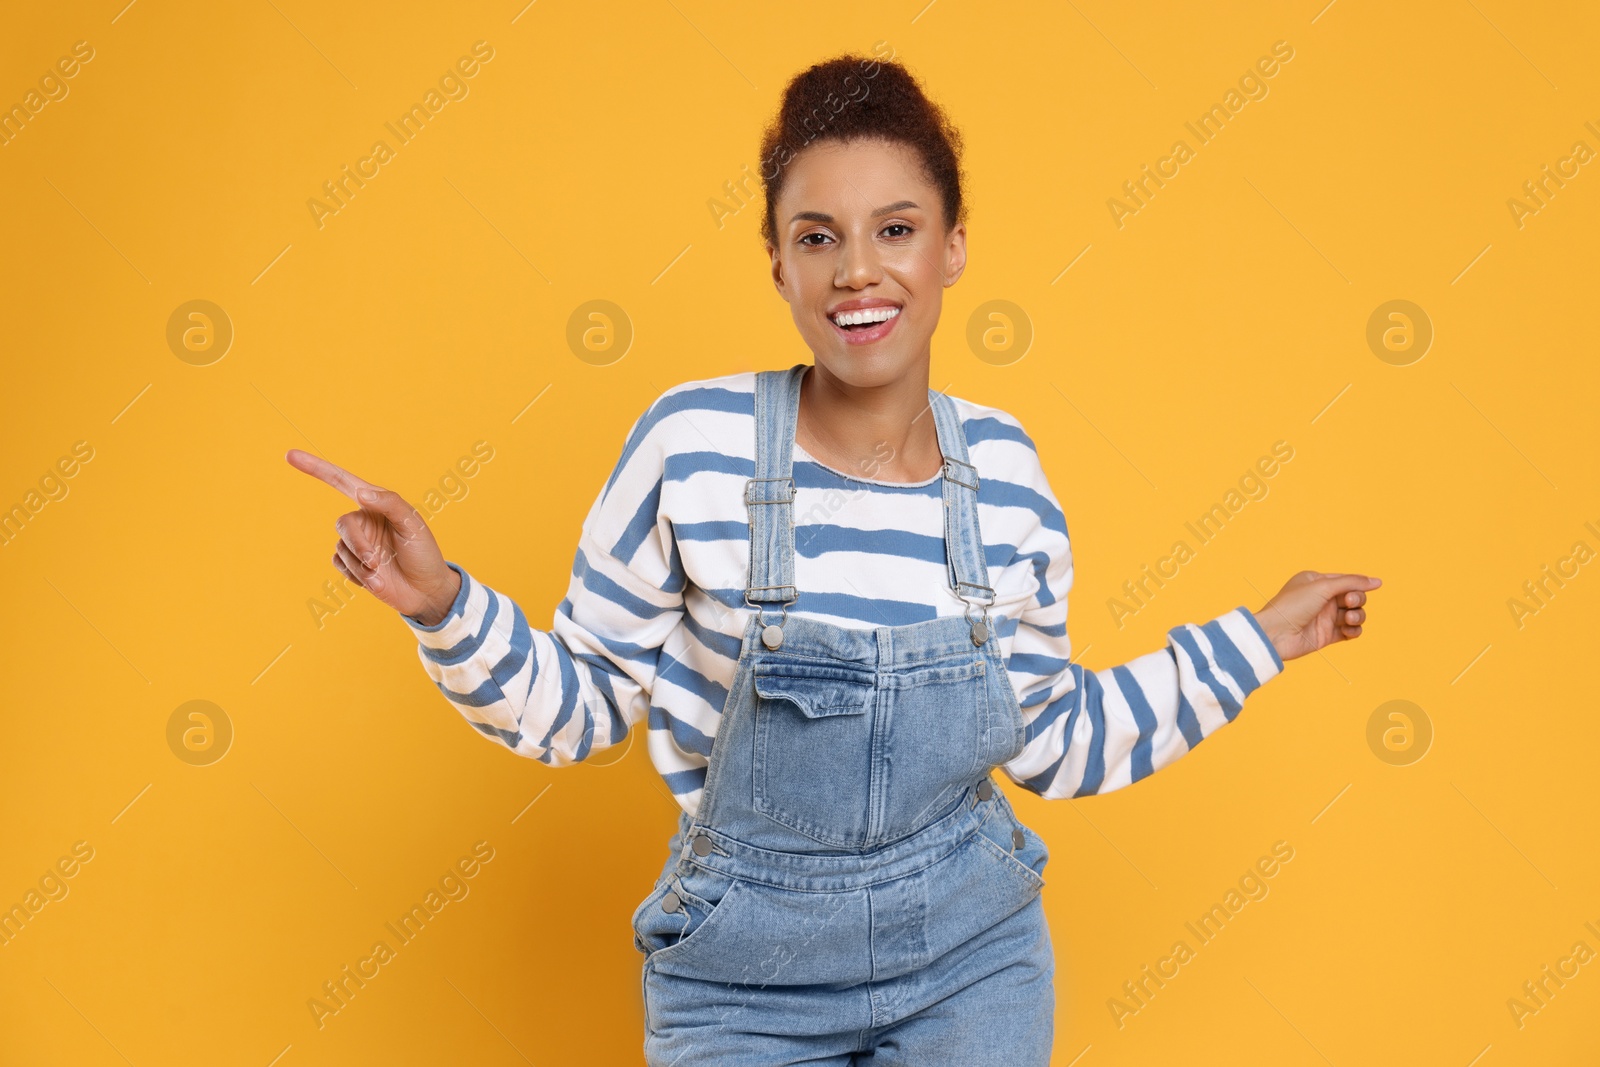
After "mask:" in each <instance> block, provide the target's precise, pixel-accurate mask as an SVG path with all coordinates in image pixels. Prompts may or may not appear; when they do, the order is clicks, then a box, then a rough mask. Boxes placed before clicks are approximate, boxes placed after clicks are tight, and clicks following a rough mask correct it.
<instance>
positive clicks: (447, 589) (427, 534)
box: [284, 448, 461, 626]
mask: <svg viewBox="0 0 1600 1067" xmlns="http://www.w3.org/2000/svg"><path fill="white" fill-rule="evenodd" d="M284 458H285V459H287V460H288V461H289V465H290V466H291V467H293V468H295V469H296V470H299V471H304V472H305V473H307V474H309V475H311V476H312V477H314V478H320V479H321V480H322V481H324V482H327V483H328V484H329V485H331V486H333V487H334V488H335V489H337V490H339V492H341V493H343V494H344V495H345V496H347V497H349V498H350V499H351V500H353V501H355V502H356V503H357V504H358V505H360V510H358V511H351V512H347V513H346V514H344V515H340V516H339V518H338V519H336V520H335V521H334V524H333V525H334V529H336V530H338V531H339V541H338V543H337V544H336V545H335V549H334V555H333V565H334V566H335V567H337V568H338V569H339V570H340V572H342V573H343V574H344V575H345V576H346V577H348V578H349V579H350V580H351V581H353V582H355V583H356V584H357V585H359V586H361V587H362V588H363V589H365V590H366V591H367V592H369V593H371V594H372V595H373V596H374V597H376V598H377V599H379V600H381V601H383V603H385V604H387V605H389V606H390V607H391V608H394V609H395V610H396V611H398V612H400V613H401V614H402V615H409V616H411V617H412V618H414V619H416V620H417V621H418V622H420V623H422V624H423V625H424V626H432V625H434V624H436V623H437V622H439V620H441V619H443V618H444V615H445V612H447V611H449V610H450V605H451V604H453V603H455V599H456V595H457V594H458V593H459V592H460V589H461V576H460V575H458V574H457V573H456V572H455V571H453V570H451V569H450V567H449V566H448V565H447V564H446V563H445V561H444V554H443V553H441V552H440V551H439V545H438V542H436V541H435V540H434V539H433V532H432V531H431V530H429V529H428V524H427V523H425V522H423V521H422V515H421V513H419V512H418V511H417V509H416V508H414V507H412V506H411V505H410V504H408V503H406V501H405V500H404V499H402V498H401V496H400V494H399V493H395V492H391V491H390V490H388V489H383V488H380V487H378V486H376V485H373V484H372V483H370V482H366V481H363V480H362V479H360V478H358V477H356V476H355V475H354V474H351V473H350V472H349V471H347V470H345V469H344V468H342V467H338V466H335V465H334V464H332V463H329V462H328V461H327V460H325V459H322V458H320V457H318V456H313V455H312V454H311V453H309V452H303V451H301V450H300V449H298V448H291V449H290V450H289V452H288V454H287V455H286V456H285V457H284Z"/></svg>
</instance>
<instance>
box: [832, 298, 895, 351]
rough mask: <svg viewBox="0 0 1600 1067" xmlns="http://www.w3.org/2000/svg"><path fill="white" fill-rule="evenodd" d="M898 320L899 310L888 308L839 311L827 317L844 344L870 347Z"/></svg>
mask: <svg viewBox="0 0 1600 1067" xmlns="http://www.w3.org/2000/svg"><path fill="white" fill-rule="evenodd" d="M899 319H900V309H899V308H897V307H890V306H884V307H871V308H861V309H860V310H857V311H841V312H839V313H837V314H835V315H830V316H829V317H828V321H829V322H830V323H832V324H833V329H834V331H835V332H836V333H837V334H838V335H839V336H840V337H842V338H844V340H845V343H846V344H852V345H870V344H872V343H873V342H874V341H881V340H883V339H884V338H885V337H887V336H889V331H891V330H893V329H894V324H895V323H896V322H897V321H899Z"/></svg>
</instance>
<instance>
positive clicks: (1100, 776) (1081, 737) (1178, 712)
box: [1004, 453, 1283, 800]
mask: <svg viewBox="0 0 1600 1067" xmlns="http://www.w3.org/2000/svg"><path fill="white" fill-rule="evenodd" d="M1034 459H1035V466H1036V469H1034V470H1033V471H1031V472H1030V475H1031V478H1032V483H1033V485H1032V487H1033V489H1034V490H1035V492H1036V493H1037V494H1038V497H1039V499H1040V500H1041V501H1043V502H1044V503H1043V504H1042V505H1041V506H1040V507H1039V508H1038V510H1039V512H1040V514H1039V516H1038V519H1039V521H1038V523H1037V524H1036V525H1034V526H1033V527H1032V529H1031V530H1030V532H1029V533H1028V535H1027V536H1026V537H1025V538H1024V539H1023V543H1021V544H1019V545H1018V546H1017V551H1018V556H1019V558H1021V559H1022V560H1023V561H1024V565H1028V566H1031V567H1032V570H1033V573H1034V575H1035V577H1036V581H1037V589H1036V590H1035V592H1034V594H1033V597H1032V599H1031V601H1030V602H1028V603H1027V605H1026V606H1025V607H1024V609H1023V611H1022V613H1021V614H1020V615H1019V616H1018V623H1017V629H1016V633H1015V634H1014V636H1013V641H1012V648H1011V655H1010V659H1009V660H1008V662H1007V668H1008V672H1009V674H1010V676H1011V679H1012V683H1013V685H1014V687H1015V689H1016V693H1017V699H1018V702H1019V703H1020V704H1021V706H1022V714H1023V719H1024V721H1025V722H1026V723H1027V741H1026V745H1025V747H1024V748H1023V751H1022V753H1021V754H1020V755H1019V756H1017V758H1016V759H1014V760H1012V761H1011V762H1010V763H1008V764H1006V765H1005V768H1004V769H1005V772H1006V774H1007V776H1008V777H1010V778H1011V780H1012V781H1014V782H1016V783H1017V784H1018V785H1020V786H1022V787H1023V788H1025V789H1028V790H1030V791H1032V792H1035V793H1038V794H1039V795H1040V796H1042V797H1044V798H1046V799H1050V800H1053V799H1059V798H1063V797H1082V796H1089V795H1091V794H1098V793H1109V792H1111V791H1112V790H1115V789H1121V788H1123V787H1124V786H1128V785H1132V784H1133V783H1134V782H1137V781H1139V780H1140V779H1141V778H1145V777H1147V776H1149V775H1150V774H1152V773H1154V772H1155V771H1158V770H1160V769H1161V768H1162V767H1165V766H1166V765H1167V764H1169V763H1171V762H1172V761H1174V760H1176V759H1177V758H1178V757H1179V756H1182V755H1183V754H1184V753H1186V752H1188V751H1190V750H1191V749H1193V748H1194V747H1195V746H1196V745H1198V744H1199V743H1200V742H1201V741H1203V740H1205V738H1207V737H1209V736H1210V735H1211V734H1212V733H1213V732H1215V731H1216V730H1217V729H1218V728H1220V727H1222V726H1225V725H1227V724H1228V723H1230V722H1232V721H1233V719H1234V717H1235V716H1237V715H1238V714H1239V710H1240V708H1241V707H1243V705H1244V700H1245V698H1246V697H1247V696H1249V695H1250V694H1251V693H1252V692H1253V691H1254V690H1256V689H1257V688H1259V687H1260V686H1261V685H1263V684H1265V683H1266V682H1267V681H1269V680H1270V679H1271V678H1273V677H1274V676H1275V675H1277V674H1278V673H1280V672H1281V671H1282V670H1283V660H1282V659H1281V658H1280V657H1279V655H1278V651H1277V649H1275V648H1274V647H1273V646H1272V642H1271V641H1270V640H1268V639H1267V635H1266V633H1265V632H1264V631H1263V630H1262V629H1261V624H1260V623H1259V622H1258V621H1257V620H1256V617H1255V615H1254V614H1252V613H1251V611H1250V610H1249V609H1248V608H1247V607H1245V606H1244V605H1240V606H1239V607H1236V608H1234V609H1232V610H1231V611H1228V612H1226V613H1224V614H1222V615H1219V616H1218V617H1216V618H1215V619H1212V620H1211V621H1210V622H1206V623H1203V624H1198V625H1197V624H1194V623H1183V624H1181V625H1179V626H1176V627H1173V628H1172V629H1171V630H1169V631H1167V643H1166V647H1165V648H1163V649H1161V650H1159V651H1156V652H1150V653H1148V654H1146V655H1143V656H1140V657H1139V658H1137V659H1135V660H1132V661H1130V662H1128V663H1126V664H1123V665H1122V666H1120V667H1110V668H1108V669H1106V670H1099V671H1095V670H1088V669H1086V668H1084V667H1083V666H1082V665H1080V664H1077V663H1073V662H1071V659H1072V642H1071V640H1070V639H1069V638H1068V636H1067V593H1068V591H1069V590H1070V589H1071V588H1072V576H1073V569H1072V546H1071V543H1070V541H1069V540H1068V537H1067V528H1066V522H1065V519H1064V518H1063V517H1062V514H1061V510H1060V506H1059V505H1058V504H1057V503H1056V498H1055V495H1054V494H1053V493H1052V492H1051V490H1050V486H1049V483H1048V480H1047V479H1046V477H1045V475H1044V471H1043V469H1042V468H1037V453H1034Z"/></svg>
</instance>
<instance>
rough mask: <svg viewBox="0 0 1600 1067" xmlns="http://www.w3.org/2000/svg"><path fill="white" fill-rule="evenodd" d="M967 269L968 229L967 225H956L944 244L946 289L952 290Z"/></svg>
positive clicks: (947, 235) (946, 236)
mask: <svg viewBox="0 0 1600 1067" xmlns="http://www.w3.org/2000/svg"><path fill="white" fill-rule="evenodd" d="M966 269H967V227H966V224H965V223H960V222H958V223H956V224H955V225H954V226H953V227H951V229H950V231H949V232H948V233H947V234H946V235H945V242H944V287H945V288H946V289H948V288H950V287H951V286H952V285H954V284H955V283H956V282H958V281H960V280H961V275H962V274H963V273H965V271H966Z"/></svg>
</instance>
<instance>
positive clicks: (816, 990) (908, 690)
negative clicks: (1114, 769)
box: [635, 365, 1055, 1067]
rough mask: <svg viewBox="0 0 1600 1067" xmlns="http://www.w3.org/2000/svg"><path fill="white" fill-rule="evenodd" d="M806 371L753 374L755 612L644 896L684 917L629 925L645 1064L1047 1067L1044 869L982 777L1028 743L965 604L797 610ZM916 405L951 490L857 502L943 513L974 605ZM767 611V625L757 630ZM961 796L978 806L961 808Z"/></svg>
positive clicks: (962, 527)
mask: <svg viewBox="0 0 1600 1067" xmlns="http://www.w3.org/2000/svg"><path fill="white" fill-rule="evenodd" d="M807 369H808V368H807V367H806V366H805V365H797V366H795V367H792V368H790V369H789V370H787V371H764V372H761V373H759V374H757V375H756V390H755V417H756V418H755V421H756V461H755V468H754V472H753V477H752V478H751V479H749V481H747V483H746V487H745V503H746V504H747V505H748V514H749V521H750V545H751V552H750V571H749V575H748V581H747V584H746V588H745V599H746V601H747V602H749V603H750V604H751V605H752V606H753V607H754V608H756V609H757V610H756V611H755V612H753V613H752V616H751V618H750V619H749V620H748V625H747V626H746V627H745V629H744V633H743V637H742V640H741V641H740V644H739V647H738V654H739V659H738V665H737V667H736V669H735V672H734V677H733V680H732V682H731V683H730V685H729V688H728V693H727V698H726V701H725V703H724V705H723V708H722V715H721V719H720V721H719V722H718V723H717V724H716V730H715V737H714V743H713V744H712V746H711V750H710V757H709V760H708V763H707V766H706V769H705V778H704V784H703V786H702V787H701V789H700V795H699V798H698V803H697V807H696V810H695V813H694V815H693V816H691V815H689V814H688V813H687V812H685V813H684V814H682V816H681V817H680V821H679V834H680V835H681V836H680V837H679V838H678V839H677V842H682V843H686V844H687V847H678V848H677V849H676V851H675V855H674V857H670V858H669V860H668V863H669V868H668V871H667V872H664V873H668V874H672V872H673V870H674V869H675V872H676V873H675V874H673V875H672V879H663V881H662V882H661V883H660V884H659V885H658V887H657V889H656V890H655V891H656V892H660V891H661V889H662V888H664V887H665V885H666V884H667V881H668V880H672V884H673V887H674V888H673V891H672V893H671V894H670V898H672V900H673V903H674V904H675V908H676V909H681V913H680V914H676V915H672V916H668V915H666V914H664V913H663V912H662V911H661V910H660V909H654V908H642V909H640V910H639V911H638V912H637V913H636V920H635V921H636V924H637V927H638V930H637V931H636V932H638V933H640V934H641V935H642V942H643V943H644V944H645V945H646V946H647V954H646V957H645V961H644V992H645V998H646V1012H645V1017H646V1019H647V1020H648V1026H647V1030H648V1033H647V1036H646V1041H645V1056H646V1060H647V1062H648V1063H650V1064H652V1065H655V1064H669V1063H678V1064H679V1065H680V1067H681V1065H682V1064H684V1063H688V1062H709V1061H712V1060H714V1061H716V1062H718V1063H739V1064H745V1063H749V1064H758V1063H780V1062H781V1063H788V1062H796V1061H799V1060H823V1059H828V1060H836V1061H838V1062H845V1061H847V1060H850V1059H851V1057H853V1056H857V1055H864V1054H866V1053H868V1052H869V1051H870V1050H872V1049H873V1048H877V1047H879V1046H880V1045H881V1046H882V1047H883V1048H884V1053H885V1058H891V1056H892V1058H893V1060H894V1062H897V1063H917V1064H924V1063H960V1064H962V1065H963V1067H982V1065H987V1064H1004V1065H1005V1067H1045V1065H1046V1064H1047V1063H1048V1062H1049V1055H1050V1044H1051V1033H1052V1025H1053V1012H1054V1005H1055V994H1054V990H1053V988H1052V978H1053V974H1054V960H1053V956H1052V953H1051V946H1050V938H1049V931H1048V928H1047V927H1046V925H1045V919H1044V911H1043V907H1042V904H1041V898H1040V889H1041V887H1042V885H1043V878H1042V876H1041V875H1039V874H1038V873H1036V872H1037V871H1038V870H1040V869H1042V867H1043V863H1044V860H1045V859H1046V858H1047V856H1046V854H1045V853H1044V851H1043V846H1042V845H1041V844H1040V843H1039V842H1037V840H1035V841H1034V843H1033V844H1032V846H1031V849H1030V847H1029V844H1028V840H1027V838H1026V836H1025V835H1023V834H1022V832H1021V831H1020V830H1017V829H1014V827H1016V826H1018V825H1019V823H1018V820H1017V819H1016V817H1015V814H1014V813H1013V812H1012V810H1011V807H1010V805H1009V803H1008V802H1007V800H1006V798H1005V795H1004V794H1003V793H1002V792H1000V791H999V790H997V789H996V788H995V786H994V784H993V782H992V781H991V780H990V778H989V777H988V775H989V774H990V773H991V772H992V770H993V769H994V768H995V767H996V766H1000V765H1002V764H1004V763H1007V762H1009V761H1011V760H1012V759H1014V758H1015V757H1016V756H1017V755H1019V754H1020V753H1021V751H1022V749H1023V745H1024V742H1025V739H1026V728H1025V725H1024V719H1023V716H1022V711H1021V708H1020V707H1019V705H1018V703H1017V699H1016V694H1015V692H1014V691H1013V688H1012V683H1011V680H1010V677H1009V675H1008V674H1007V672H1006V669H1005V663H1004V662H1003V661H1002V659H1001V651H1000V642H998V641H993V640H990V637H991V636H992V635H993V634H994V633H996V632H998V629H997V628H995V627H993V626H991V625H990V624H988V623H987V622H984V621H982V620H981V619H975V618H972V617H969V616H967V615H964V614H962V613H961V612H959V611H958V612H956V613H951V614H942V615H937V616H936V617H933V618H928V619H924V620H923V621H920V622H913V623H908V624H903V625H898V626H863V627H855V628H852V627H844V626H838V625H834V624H831V623H827V622H823V621H821V620H820V619H817V618H814V617H810V611H815V612H816V613H818V614H822V613H825V612H826V610H827V609H826V605H825V602H819V603H818V604H817V605H815V606H812V605H808V603H807V597H806V593H805V591H804V590H802V589H800V588H798V587H797V584H796V581H795V570H794V566H795V558H794V556H795V553H794V536H795V534H794V525H793V523H794V512H795V503H794V497H795V487H794V484H793V483H794V470H793V465H792V448H793V443H794V428H795V422H796V417H797V413H798V406H799V396H800V393H799V384H800V379H801V377H802V376H803V374H804V373H805V372H806V371H807ZM928 401H929V406H930V408H931V410H932V413H933V416H934V425H935V428H936V431H937V434H938V440H939V448H940V451H941V452H943V454H944V456H945V459H946V462H945V465H944V469H943V472H942V474H941V475H940V476H938V479H937V480H936V481H935V482H931V483H926V484H924V485H920V486H915V485H907V486H904V487H900V486H895V487H888V488H885V487H883V486H878V485H874V486H873V487H872V490H871V491H873V492H874V493H878V492H883V493H904V494H906V495H907V498H908V500H909V499H914V498H916V497H919V496H928V495H932V496H936V497H938V498H942V504H943V510H944V514H945V524H944V556H945V561H946V574H945V577H946V581H947V584H948V587H949V591H950V592H951V593H953V594H954V595H955V597H956V598H959V599H957V600H955V601H953V603H956V604H959V603H960V601H963V600H964V601H966V608H967V610H968V611H970V610H971V609H972V607H973V606H974V605H976V606H978V607H981V608H983V609H984V610H985V612H986V611H987V606H988V605H989V604H990V603H992V602H993V600H994V599H995V591H994V590H993V589H992V588H991V587H990V585H989V568H988V564H987V562H986V558H985V550H984V544H983V538H982V535H981V532H980V529H979V525H978V504H979V496H978V486H979V482H978V477H977V471H976V469H975V468H974V467H973V466H972V465H971V464H970V463H968V461H967V460H968V452H967V440H966V436H965V434H966V431H965V428H964V427H963V425H962V423H961V421H960V416H959V415H958V413H957V411H956V407H955V404H954V402H953V401H952V400H951V399H950V398H949V397H947V396H945V395H944V394H943V393H940V392H937V391H935V390H932V389H930V390H929V391H928ZM1001 492H1002V494H1003V492H1004V489H1002V490H1001ZM1002 499H1003V497H1002ZM779 606H781V607H782V608H783V609H784V616H783V621H782V622H781V623H778V624H775V623H769V622H767V621H766V620H765V619H763V618H762V617H761V610H762V609H766V608H777V607H779ZM979 627H982V629H981V630H980V629H979ZM980 637H981V640H980ZM975 779H976V780H977V785H976V788H975V790H974V785H973V783H974V780H975ZM974 791H975V792H976V795H977V796H978V797H979V798H980V799H981V800H983V801H984V803H982V804H972V803H969V802H967V801H968V799H969V797H970V795H971V794H972V793H973V792H974ZM702 827H708V828H713V829H714V830H715V832H716V842H715V847H713V843H712V840H711V838H710V837H709V836H707V835H705V834H703V833H701V832H700V830H701V828H702ZM1007 841H1009V842H1010V843H1011V845H1012V847H1011V849H1009V850H1008V849H1007V847H1006V842H1007ZM677 842H675V843H677ZM1025 850H1027V851H1026V854H1025ZM1032 850H1038V851H1036V852H1035V851H1032ZM1019 860H1020V861H1022V862H1019ZM674 863H675V868H673V867H672V865H673V864H674ZM680 886H681V888H682V891H683V893H686V894H687V897H680V896H679V893H678V888H679V887H680ZM667 900H668V898H663V903H662V908H665V907H666V906H667ZM891 1048H892V1049H893V1052H892V1054H891V1053H890V1051H889V1050H890V1049H891Z"/></svg>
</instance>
